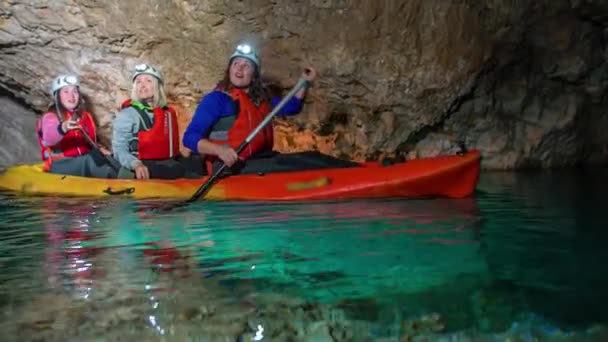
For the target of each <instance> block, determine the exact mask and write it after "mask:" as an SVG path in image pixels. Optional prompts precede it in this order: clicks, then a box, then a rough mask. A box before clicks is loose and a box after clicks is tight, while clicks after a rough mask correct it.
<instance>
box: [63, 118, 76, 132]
mask: <svg viewBox="0 0 608 342" xmlns="http://www.w3.org/2000/svg"><path fill="white" fill-rule="evenodd" d="M78 128H80V124H78V121H75V120H65V121H64V122H62V123H61V130H62V131H63V132H64V133H67V132H69V131H72V130H75V129H78Z"/></svg>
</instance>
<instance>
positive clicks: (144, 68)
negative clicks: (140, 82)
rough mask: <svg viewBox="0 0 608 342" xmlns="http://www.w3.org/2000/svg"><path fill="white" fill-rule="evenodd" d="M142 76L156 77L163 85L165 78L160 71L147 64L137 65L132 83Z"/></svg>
mask: <svg viewBox="0 0 608 342" xmlns="http://www.w3.org/2000/svg"><path fill="white" fill-rule="evenodd" d="M141 74H148V75H152V76H154V77H156V78H157V79H158V81H159V82H160V83H163V76H162V75H161V74H160V71H158V69H156V68H155V67H153V66H151V65H149V64H145V63H143V64H137V65H136V66H135V73H134V74H133V77H132V78H131V81H135V77H137V76H139V75H141Z"/></svg>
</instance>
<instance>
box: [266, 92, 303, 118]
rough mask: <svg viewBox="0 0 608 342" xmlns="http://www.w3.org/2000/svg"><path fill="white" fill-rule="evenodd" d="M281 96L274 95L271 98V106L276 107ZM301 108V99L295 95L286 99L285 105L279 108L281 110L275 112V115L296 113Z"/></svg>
mask: <svg viewBox="0 0 608 342" xmlns="http://www.w3.org/2000/svg"><path fill="white" fill-rule="evenodd" d="M281 100H282V98H281V97H279V96H274V97H273V98H272V108H274V107H276V106H277V105H278V104H279V102H281ZM301 110H302V100H301V99H299V98H297V97H295V96H294V97H292V98H291V99H289V101H287V103H286V104H285V106H283V108H281V110H280V111H279V112H278V113H277V116H290V115H296V114H298V113H299V112H300V111H301Z"/></svg>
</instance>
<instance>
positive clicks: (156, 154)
mask: <svg viewBox="0 0 608 342" xmlns="http://www.w3.org/2000/svg"><path fill="white" fill-rule="evenodd" d="M132 82H133V87H132V90H131V98H130V99H128V100H126V101H124V102H123V103H122V105H121V110H120V112H118V113H117V114H116V118H115V119H114V122H113V131H112V148H113V150H114V156H115V157H116V159H117V160H118V161H119V162H120V165H121V166H122V167H121V169H120V172H119V174H118V177H119V178H137V179H149V178H159V179H176V178H181V177H185V176H186V173H187V172H188V174H189V175H188V176H191V175H192V174H194V175H195V176H200V175H202V173H203V171H204V170H203V167H202V165H201V162H200V161H196V160H191V159H190V158H182V157H181V156H180V150H179V130H178V124H177V114H176V112H175V110H174V109H173V108H171V107H169V106H167V98H166V95H165V89H164V79H163V76H162V75H161V73H160V71H159V70H158V69H156V68H155V67H154V66H151V65H148V64H139V65H137V66H135V72H134V74H133V77H132Z"/></svg>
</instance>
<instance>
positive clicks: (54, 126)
mask: <svg viewBox="0 0 608 342" xmlns="http://www.w3.org/2000/svg"><path fill="white" fill-rule="evenodd" d="M51 96H52V97H53V103H52V104H51V106H50V107H49V110H48V112H46V113H44V114H43V115H42V117H41V118H40V119H38V121H37V122H36V131H37V135H38V144H39V146H40V150H41V154H42V160H43V161H44V170H45V171H48V172H51V173H58V174H64V175H72V176H81V177H96V178H115V177H116V171H115V169H114V168H116V166H114V168H113V167H112V165H111V164H110V163H111V162H115V161H114V160H112V159H111V152H110V151H109V150H108V149H107V148H105V147H103V146H100V145H98V144H97V133H96V132H97V129H96V125H95V121H94V120H93V116H92V115H91V114H90V113H88V112H87V111H85V110H82V107H83V102H84V101H83V99H82V96H81V94H80V81H79V79H78V77H76V76H74V75H60V76H58V77H57V78H55V79H54V80H53V82H52V84H51ZM116 169H117V168H116Z"/></svg>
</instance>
